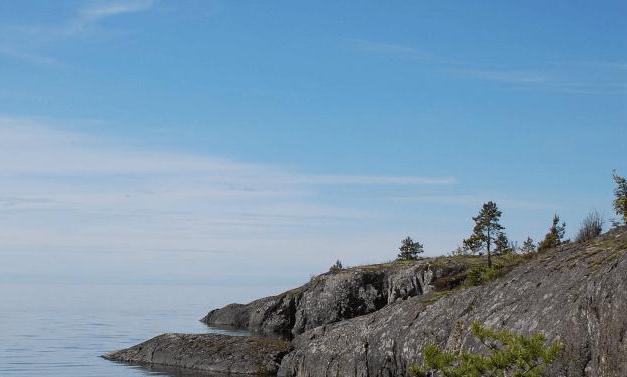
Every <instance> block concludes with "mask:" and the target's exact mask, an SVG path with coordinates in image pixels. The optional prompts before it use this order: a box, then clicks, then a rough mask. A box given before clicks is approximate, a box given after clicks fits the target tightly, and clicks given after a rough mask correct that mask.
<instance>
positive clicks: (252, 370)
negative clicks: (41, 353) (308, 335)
mask: <svg viewBox="0 0 627 377" xmlns="http://www.w3.org/2000/svg"><path fill="white" fill-rule="evenodd" d="M289 351H290V345H289V343H288V342H285V341H282V340H276V339H264V338H256V337H249V336H228V335H221V334H176V333H170V334H162V335H159V336H156V337H154V338H152V339H150V340H148V341H145V342H143V343H140V344H138V345H136V346H133V347H130V348H126V349H123V350H120V351H116V352H111V353H108V354H106V355H103V357H104V358H105V359H108V360H113V361H121V362H127V363H133V364H143V365H162V366H168V367H177V368H186V369H193V370H198V371H202V372H207V373H211V375H212V376H216V375H218V376H221V375H249V376H250V375H253V376H258V375H275V374H276V373H277V371H278V369H279V364H280V362H281V359H282V358H283V356H285V355H286V354H287V353H288V352H289Z"/></svg>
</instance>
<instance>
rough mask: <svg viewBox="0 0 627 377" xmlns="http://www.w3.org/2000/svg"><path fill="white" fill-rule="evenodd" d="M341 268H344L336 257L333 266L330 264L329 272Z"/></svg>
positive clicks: (338, 270) (337, 270)
mask: <svg viewBox="0 0 627 377" xmlns="http://www.w3.org/2000/svg"><path fill="white" fill-rule="evenodd" d="M342 268H344V267H343V266H342V262H340V260H339V259H338V260H337V261H336V262H335V264H334V265H333V266H331V268H329V272H334V273H335V272H340V271H342Z"/></svg>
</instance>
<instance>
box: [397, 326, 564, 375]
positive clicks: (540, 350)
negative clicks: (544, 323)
mask: <svg viewBox="0 0 627 377" xmlns="http://www.w3.org/2000/svg"><path fill="white" fill-rule="evenodd" d="M471 331H472V334H473V335H474V337H475V338H477V340H479V342H481V343H482V344H483V345H484V346H485V348H486V350H487V351H488V353H487V354H483V353H471V352H467V351H457V352H452V351H443V350H440V348H439V347H437V346H436V345H429V346H427V347H425V349H424V350H423V363H422V365H420V366H419V365H413V366H411V367H410V368H409V375H410V376H412V377H427V376H430V377H467V376H477V377H479V376H527V377H540V376H542V375H543V372H544V368H545V367H546V366H547V365H550V364H551V363H553V361H555V359H556V358H557V356H558V354H559V353H560V351H561V350H562V349H563V348H564V345H563V344H562V343H561V342H560V341H554V342H553V343H551V344H548V345H547V342H546V337H545V336H544V335H543V334H541V333H535V334H533V335H530V336H524V335H521V334H518V333H515V332H513V331H510V330H505V329H504V330H493V329H489V328H486V327H485V326H483V325H481V324H479V323H478V322H473V323H472V327H471Z"/></svg>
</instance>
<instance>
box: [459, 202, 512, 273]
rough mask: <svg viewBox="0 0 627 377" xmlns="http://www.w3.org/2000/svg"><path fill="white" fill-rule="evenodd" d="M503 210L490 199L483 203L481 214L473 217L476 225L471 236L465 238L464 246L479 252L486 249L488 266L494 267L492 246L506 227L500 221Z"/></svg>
mask: <svg viewBox="0 0 627 377" xmlns="http://www.w3.org/2000/svg"><path fill="white" fill-rule="evenodd" d="M501 214H502V213H501V211H500V210H499V209H498V207H497V206H496V203H494V202H492V201H490V202H487V203H485V204H483V207H482V208H481V211H479V215H477V216H476V217H473V218H472V219H473V220H474V222H475V227H474V228H473V233H472V235H471V236H470V237H468V238H467V239H465V240H464V246H465V247H466V248H468V249H469V250H471V251H473V252H475V253H477V252H480V251H481V250H482V249H485V250H486V252H487V254H488V267H492V257H491V252H490V247H491V246H492V244H493V243H494V241H495V240H496V239H497V237H498V236H499V234H500V233H502V230H503V229H505V227H504V226H502V225H501V224H500V223H499V220H500V218H501Z"/></svg>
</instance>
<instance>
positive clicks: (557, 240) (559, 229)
mask: <svg viewBox="0 0 627 377" xmlns="http://www.w3.org/2000/svg"><path fill="white" fill-rule="evenodd" d="M559 222H560V217H559V216H558V215H557V213H556V214H555V215H553V223H552V225H551V228H550V229H549V232H548V233H547V234H546V236H544V239H543V240H542V242H540V243H539V244H538V251H544V250H548V249H551V248H554V247H557V246H559V245H560V244H561V243H562V238H564V234H565V233H566V223H565V222H562V224H560V223H559Z"/></svg>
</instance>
